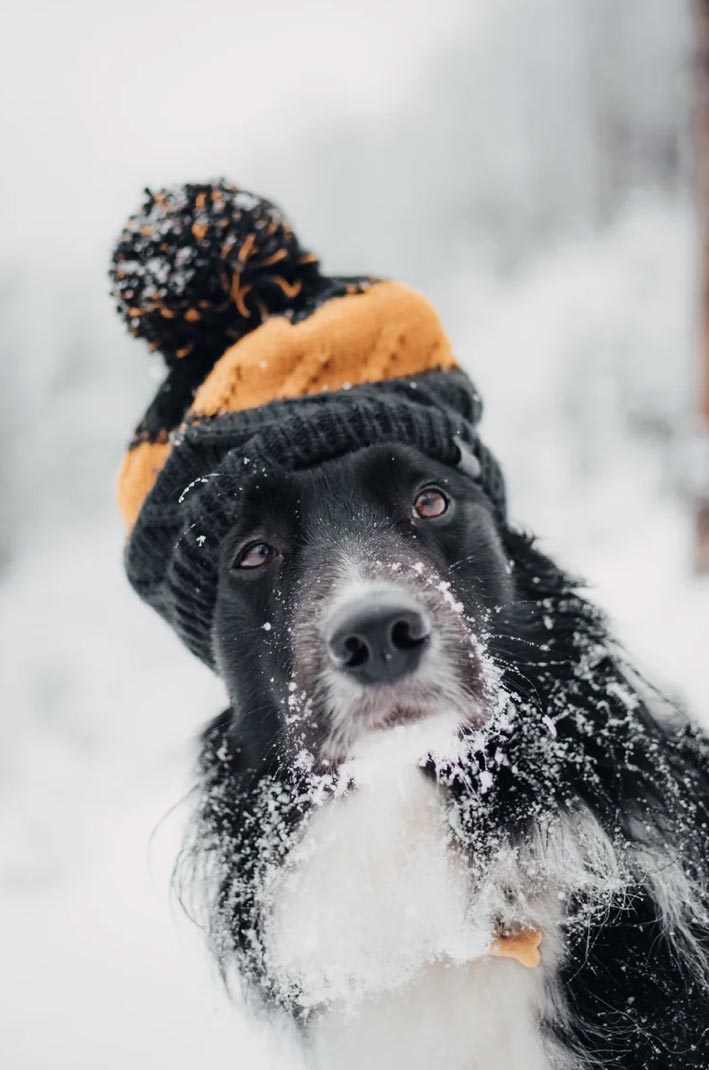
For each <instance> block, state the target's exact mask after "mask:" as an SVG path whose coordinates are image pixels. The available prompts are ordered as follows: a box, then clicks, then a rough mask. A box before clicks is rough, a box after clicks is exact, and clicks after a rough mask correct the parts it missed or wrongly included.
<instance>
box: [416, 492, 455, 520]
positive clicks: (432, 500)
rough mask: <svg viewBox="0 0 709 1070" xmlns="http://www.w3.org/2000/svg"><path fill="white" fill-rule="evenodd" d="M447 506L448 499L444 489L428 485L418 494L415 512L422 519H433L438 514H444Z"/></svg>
mask: <svg viewBox="0 0 709 1070" xmlns="http://www.w3.org/2000/svg"><path fill="white" fill-rule="evenodd" d="M447 508H448V499H447V498H446V496H445V494H444V493H443V491H442V490H438V488H437V487H427V488H426V490H422V491H421V493H420V494H418V495H417V496H416V500H415V501H414V508H413V513H414V516H417V517H419V518H420V519H421V520H433V519H434V518H435V517H437V516H443V514H444V513H445V511H446V509H447Z"/></svg>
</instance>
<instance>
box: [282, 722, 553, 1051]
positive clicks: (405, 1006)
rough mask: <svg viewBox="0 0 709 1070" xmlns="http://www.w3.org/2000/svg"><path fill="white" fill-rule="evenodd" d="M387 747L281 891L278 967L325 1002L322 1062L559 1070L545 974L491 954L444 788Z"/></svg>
mask: <svg viewBox="0 0 709 1070" xmlns="http://www.w3.org/2000/svg"><path fill="white" fill-rule="evenodd" d="M398 742H399V741H394V745H395V746H396V745H397V744H398ZM377 746H378V753H376V754H374V755H373V754H372V753H370V754H368V755H367V756H366V760H365V761H364V762H360V763H359V765H358V764H357V763H354V765H353V770H352V772H354V774H355V777H356V781H357V788H356V790H352V791H349V792H348V793H347V794H346V795H344V796H343V797H341V798H338V799H334V800H330V801H329V802H327V803H326V804H325V805H323V807H322V808H321V809H320V810H319V811H318V812H317V813H316V814H315V815H314V817H313V818H312V819H311V822H310V825H309V827H308V829H307V832H306V834H305V836H304V838H303V840H302V842H301V843H300V844H299V845H298V847H297V848H296V850H295V851H294V852H293V854H292V856H291V859H290V862H289V865H288V867H287V868H286V870H285V871H284V872H283V873H282V874H281V875H280V877H279V879H278V881H277V883H276V887H275V890H274V899H273V912H272V918H271V923H270V925H269V927H268V929H269V937H268V947H269V958H270V968H271V970H272V971H273V973H274V974H275V975H277V976H278V977H279V978H281V979H282V981H283V983H284V984H285V985H286V986H288V985H296V986H297V987H298V988H299V990H300V991H301V992H302V994H303V999H304V1001H305V1002H306V1003H309V1004H311V1005H312V1006H313V1007H314V1008H324V1009H323V1010H321V1011H319V1012H317V1013H316V1015H315V1018H314V1025H313V1027H312V1030H311V1043H312V1052H313V1057H314V1061H315V1064H316V1065H317V1066H318V1067H319V1068H323V1070H325V1068H327V1070H330V1068H332V1067H335V1066H337V1067H338V1070H348V1068H350V1067H351V1068H353V1070H354V1068H355V1067H357V1068H361V1067H364V1066H367V1067H368V1068H371V1070H377V1068H379V1067H381V1068H382V1070H383V1068H384V1067H387V1070H398V1068H401V1070H417V1068H418V1067H421V1068H422V1070H423V1068H424V1067H426V1068H427V1070H430V1067H431V1066H445V1067H446V1070H523V1068H524V1070H549V1068H550V1067H551V1066H552V1063H550V1062H549V1060H548V1057H547V1055H546V1054H545V1049H544V1045H543V1043H542V1040H541V1037H540V1033H539V1028H538V1022H539V1018H540V1013H541V1011H542V1007H543V1003H544V999H545V996H544V975H545V972H546V970H545V969H544V968H539V969H534V970H528V969H525V967H523V966H521V965H520V964H519V963H518V962H516V961H510V960H504V959H492V958H490V957H488V956H486V955H485V951H486V949H487V948H488V947H489V944H490V940H491V938H492V936H493V933H492V931H491V928H492V925H491V921H490V918H489V917H487V916H481V913H480V912H479V911H477V910H476V904H475V897H474V895H473V894H472V891H471V887H470V882H469V878H468V875H467V872H466V868H465V866H464V865H463V862H462V859H461V858H459V857H458V855H457V853H456V850H455V848H454V846H453V843H452V838H451V830H450V826H449V824H448V821H447V818H446V813H445V810H444V808H443V805H442V802H441V798H440V796H439V790H438V788H437V786H436V785H435V783H434V782H433V781H432V780H430V779H429V778H427V777H426V776H425V775H424V773H423V771H422V770H421V769H420V768H419V767H418V766H417V764H416V762H415V761H413V760H406V758H407V756H406V752H405V751H404V759H405V760H404V761H403V763H401V764H397V763H392V761H391V757H392V754H393V753H396V754H398V755H399V756H401V751H400V750H399V749H397V750H396V751H392V750H391V743H387V742H380V743H378V744H377ZM387 747H389V748H390V750H389V753H387ZM481 956H482V957H481Z"/></svg>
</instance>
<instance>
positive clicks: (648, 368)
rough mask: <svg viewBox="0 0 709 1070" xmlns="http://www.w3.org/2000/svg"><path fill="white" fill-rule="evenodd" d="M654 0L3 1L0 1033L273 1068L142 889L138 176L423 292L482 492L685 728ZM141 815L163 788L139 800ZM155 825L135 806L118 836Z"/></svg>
mask: <svg viewBox="0 0 709 1070" xmlns="http://www.w3.org/2000/svg"><path fill="white" fill-rule="evenodd" d="M693 50H694V43H693V39H692V24H691V19H690V11H689V5H688V4H685V3H684V2H681V0H624V2H623V3H622V4H619V3H618V2H617V0H536V3H534V4H530V3H528V2H527V0H438V2H437V3H436V4H432V3H431V2H430V0H386V2H385V3H382V2H381V0H376V2H375V0H359V2H358V3H357V4H356V5H336V4H332V3H329V2H326V0H301V3H299V4H297V5H293V4H286V3H285V2H284V0H263V2H262V3H260V4H258V5H247V4H244V3H243V0H230V2H228V3H227V2H225V0H212V3H210V4H209V5H206V6H205V5H202V4H199V5H198V4H197V3H195V2H194V0H191V2H187V0H170V2H168V0H140V2H139V0H123V2H122V3H121V4H118V5H107V4H96V3H93V2H90V0H65V2H63V3H62V4H55V3H52V2H51V0H44V2H40V0H27V2H25V3H24V4H23V5H19V4H15V5H14V6H13V8H12V11H11V13H9V14H8V15H7V16H6V20H5V27H4V33H3V35H2V38H1V39H0V60H1V61H0V84H1V85H2V89H3V99H4V107H3V109H2V117H1V118H0V144H2V149H3V159H4V163H3V167H2V169H1V170H0V206H1V207H0V212H2V230H1V233H2V241H1V242H0V339H1V346H2V359H1V363H0V443H1V445H2V452H1V456H2V458H3V462H2V465H1V466H0V483H1V494H0V503H1V505H2V510H3V517H2V523H1V524H0V597H1V605H0V613H1V626H2V642H1V644H0V649H1V650H2V662H3V664H2V710H3V747H2V752H1V753H0V799H1V800H2V805H1V808H0V916H1V917H2V919H3V922H4V930H5V931H4V933H3V941H2V960H3V967H4V969H3V980H2V982H0V1005H1V1006H2V1012H0V1013H1V1018H2V1020H1V1021H0V1058H2V1065H3V1067H6V1068H7V1070H35V1068H43V1070H44V1068H52V1070H53V1068H59V1067H61V1068H71V1070H126V1068H128V1067H130V1068H132V1070H143V1068H146V1070H147V1068H148V1067H150V1068H153V1067H163V1066H164V1067H168V1066H169V1067H171V1070H196V1068H198V1067H199V1068H201V1067H204V1066H206V1065H209V1062H210V1060H211V1059H214V1060H215V1061H216V1060H219V1065H221V1066H229V1065H233V1066H234V1067H236V1066H242V1065H248V1066H249V1067H250V1068H251V1070H266V1068H268V1070H276V1068H278V1067H287V1066H292V1065H293V1064H292V1062H291V1061H290V1060H289V1058H288V1056H287V1054H283V1052H281V1051H280V1050H278V1051H277V1050H276V1049H275V1048H274V1045H273V1043H272V1042H271V1041H270V1040H269V1039H268V1037H267V1036H266V1035H265V1034H264V1032H263V1030H262V1029H260V1028H259V1027H258V1026H257V1025H254V1024H253V1023H250V1022H248V1021H247V1020H246V1019H245V1018H244V1017H243V1016H242V1015H241V1014H240V1013H239V1012H238V1011H237V1010H235V1009H234V1008H233V1006H231V1005H229V1004H228V1003H227V1002H226V1000H225V998H224V996H223V995H222V993H221V991H220V989H219V986H218V984H217V982H216V980H215V978H214V976H213V973H212V971H211V967H210V965H209V963H208V961H207V958H206V955H205V954H203V952H202V948H201V946H200V942H199V936H198V934H197V933H196V932H195V931H193V929H192V928H191V927H190V926H189V924H187V923H186V922H184V921H183V920H182V919H181V917H180V914H179V911H178V910H177V908H175V907H171V905H170V902H169V895H168V880H169V870H170V866H171V863H172V860H173V857H174V854H175V852H176V849H177V843H178V841H179V836H180V830H181V821H182V816H183V815H182V811H181V810H180V809H179V807H178V809H177V811H175V812H174V813H171V814H168V812H169V811H170V808H171V807H172V806H173V804H175V803H176V802H178V801H179V800H180V798H181V797H182V796H183V795H184V792H185V790H186V789H187V786H188V784H189V765H190V758H191V747H192V740H193V736H194V734H195V733H196V732H197V730H198V729H199V727H200V725H201V724H202V723H203V721H204V720H205V719H206V718H207V717H209V716H210V715H212V714H213V713H215V712H218V710H219V709H220V708H221V705H222V702H223V696H222V691H221V687H220V686H219V684H218V683H217V682H216V681H215V680H214V679H212V678H211V676H210V675H209V674H208V673H207V671H206V670H204V669H203V668H202V667H201V666H200V665H199V664H197V662H196V661H194V660H192V659H191V658H190V656H189V655H188V654H187V653H186V652H184V651H183V650H182V649H181V648H180V647H179V645H178V643H177V640H176V639H174V638H173V636H172V635H171V634H170V632H169V631H168V630H167V628H166V627H165V626H164V625H163V624H162V623H161V622H160V621H159V620H158V618H157V617H154V616H153V614H152V613H151V612H150V611H149V610H148V609H146V608H144V607H143V606H142V605H141V604H140V603H139V601H138V600H137V598H136V597H135V596H134V595H133V594H132V592H131V591H130V590H129V589H128V586H127V584H126V582H125V581H124V578H123V575H122V572H121V524H120V521H119V518H118V515H117V512H116V509H115V507H114V500H113V493H114V473H115V470H116V468H117V465H118V463H119V460H120V457H121V454H122V451H123V448H124V445H125V443H126V441H127V439H128V437H129V435H130V432H131V430H132V426H133V424H134V423H135V422H137V420H138V418H139V416H140V415H141V412H142V410H143V408H144V406H145V405H146V403H147V401H148V399H149V397H150V396H151V394H152V392H153V391H154V389H155V382H156V378H157V377H158V375H159V369H158V367H157V363H156V362H155V361H153V360H152V359H149V358H148V356H147V354H146V352H145V351H144V349H143V347H142V346H141V345H140V344H139V343H137V342H135V341H133V340H132V339H129V338H128V337H127V336H126V335H125V332H124V329H123V328H122V326H121V325H120V323H119V322H118V319H117V317H116V316H115V315H114V313H113V309H112V307H111V303H110V301H109V299H108V297H107V289H108V287H107V280H106V265H107V262H108V256H109V250H110V246H111V242H112V239H113V237H114V235H115V234H116V233H117V232H118V230H119V229H120V227H121V225H122V223H123V221H124V219H125V217H126V216H127V215H128V213H129V211H130V210H132V208H133V207H134V206H135V205H136V204H137V202H138V200H139V197H140V191H141V189H142V187H143V186H144V185H146V184H166V183H171V182H175V181H182V180H187V179H201V178H204V177H210V176H216V175H222V174H223V175H226V176H227V177H229V178H231V179H233V180H235V181H237V182H238V183H240V184H242V185H244V186H246V187H247V188H249V187H250V188H253V189H254V190H257V191H258V192H261V193H264V194H266V195H268V196H270V197H272V198H273V199H275V200H276V201H277V202H279V203H280V204H282V205H283V206H284V207H285V209H286V211H287V212H288V213H289V215H290V216H291V218H292V219H293V220H295V221H296V223H297V226H298V230H299V233H300V234H301V236H302V238H303V240H304V242H305V243H306V244H309V245H310V246H311V247H312V248H314V249H315V250H317V251H318V252H320V253H321V254H322V257H323V259H324V262H325V265H326V267H328V268H330V269H332V270H333V271H341V272H349V271H351V272H356V271H360V270H364V271H369V272H375V273H381V274H383V275H393V276H394V277H398V278H401V279H402V280H403V281H405V282H408V283H410V284H413V285H415V286H417V287H419V288H421V289H423V290H424V291H425V292H426V293H427V294H428V295H429V296H430V297H431V298H432V299H433V301H434V302H435V303H436V304H437V305H438V307H439V309H440V311H441V313H442V316H443V319H444V322H445V324H446V325H447V327H448V330H449V332H450V334H451V335H452V337H453V339H454V341H455V345H456V350H457V352H458V354H459V356H460V358H461V360H462V361H463V362H464V363H465V365H466V366H467V368H468V370H469V371H470V373H471V374H472V375H473V377H474V378H475V380H476V381H477V382H478V384H479V386H480V387H481V389H482V391H483V394H484V396H485V398H486V402H487V418H486V437H487V440H488V441H489V442H490V443H491V444H492V445H493V446H494V448H495V449H496V451H497V453H498V455H499V456H500V457H501V459H502V461H503V463H504V464H505V466H506V470H507V474H508V479H509V484H510V490H511V505H512V513H513V515H514V517H515V518H516V519H518V520H519V521H521V522H523V523H524V524H525V525H528V526H530V527H532V528H533V529H536V530H537V531H538V532H539V534H540V535H541V536H542V538H543V541H544V545H545V547H546V548H548V549H549V550H550V551H551V552H552V553H555V554H557V555H558V556H559V557H560V558H561V559H562V560H563V561H564V562H565V563H567V564H568V565H570V566H571V567H573V568H574V569H575V570H578V571H579V572H581V573H583V574H585V575H586V576H587V577H588V578H589V580H590V581H591V583H592V584H593V591H594V597H597V598H598V599H599V600H601V601H602V602H603V603H604V604H605V605H607V606H608V607H609V608H610V610H611V613H612V615H613V617H614V619H615V621H616V624H617V626H618V629H619V631H620V633H621V635H622V637H623V638H624V639H625V640H626V642H627V643H628V645H629V646H630V647H631V649H632V650H633V651H634V653H636V654H637V656H638V657H639V658H640V659H641V661H642V663H643V664H644V665H645V666H646V668H648V669H649V670H650V671H651V672H652V673H654V675H655V676H656V677H657V678H659V680H660V681H662V682H663V683H664V684H665V685H667V686H668V687H670V688H671V689H673V690H674V691H676V692H677V693H678V694H679V695H682V696H683V697H684V698H685V699H686V700H687V702H688V703H690V704H691V705H692V706H693V708H694V710H695V712H696V714H697V716H699V717H703V718H704V719H705V720H706V721H707V722H708V723H709V699H708V698H707V691H708V688H707V674H708V670H707V660H708V659H707V644H708V637H709V586H707V582H706V580H705V581H701V580H698V579H697V578H696V577H694V576H693V574H692V568H691V561H692V549H691V524H690V519H689V513H688V510H687V505H686V502H685V501H684V499H683V497H682V494H681V483H682V467H683V462H682V458H683V448H682V444H683V441H684V437H685V434H686V433H687V431H688V429H690V428H691V412H692V406H693V404H694V402H693V397H694V396H695V395H696V390H697V378H696V375H697V369H696V364H697V351H698V338H699V317H698V308H699V300H698V294H699V264H700V255H699V254H700V245H699V236H698V228H697V221H696V218H695V210H694V205H693V196H692V176H693V161H692V154H691V138H690V96H691V94H690V83H691V74H692V65H693V55H694V52H693ZM164 815H168V816H167V817H166V818H165V820H164V821H162V823H161V819H162V818H163V817H164ZM158 825H159V828H157V831H155V834H154V836H152V838H151V833H153V831H154V830H155V828H156V826H158Z"/></svg>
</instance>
